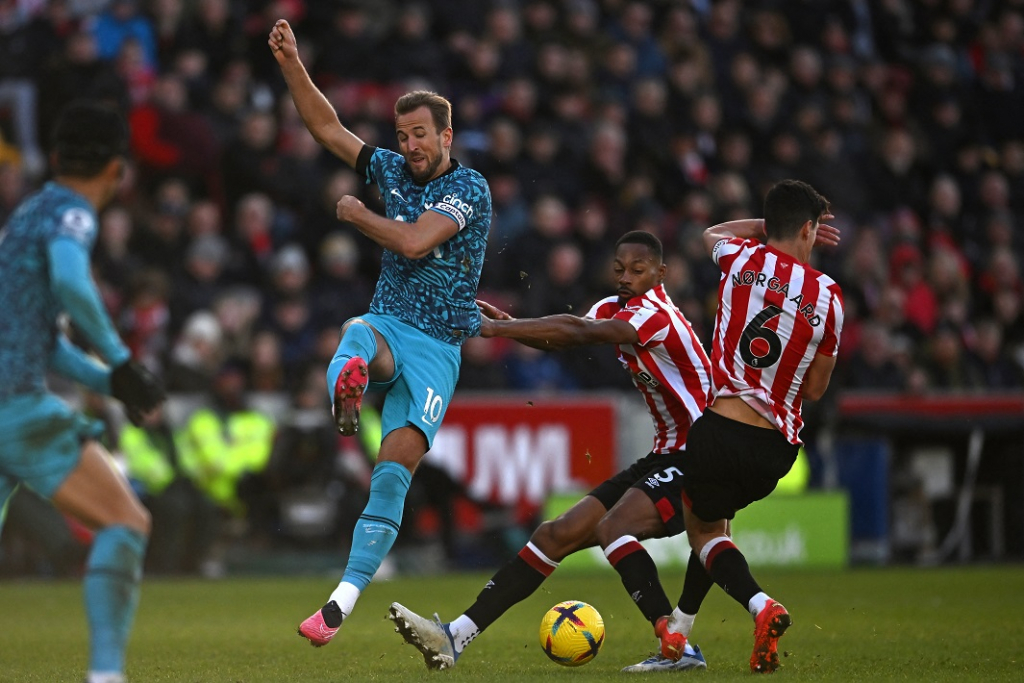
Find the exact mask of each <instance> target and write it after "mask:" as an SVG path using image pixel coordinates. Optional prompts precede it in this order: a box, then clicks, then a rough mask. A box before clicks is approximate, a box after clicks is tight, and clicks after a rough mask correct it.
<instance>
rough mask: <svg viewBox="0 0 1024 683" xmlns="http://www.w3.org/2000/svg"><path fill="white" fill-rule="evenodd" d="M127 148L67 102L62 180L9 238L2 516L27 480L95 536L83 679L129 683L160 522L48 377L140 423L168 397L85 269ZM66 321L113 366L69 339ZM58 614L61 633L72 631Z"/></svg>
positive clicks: (96, 110) (108, 122)
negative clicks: (78, 387)
mask: <svg viewBox="0 0 1024 683" xmlns="http://www.w3.org/2000/svg"><path fill="white" fill-rule="evenodd" d="M127 143H128V131H127V127H126V126H125V123H124V121H123V120H122V118H121V116H120V115H119V114H117V113H116V112H115V111H113V110H109V109H106V108H104V107H102V106H99V105H95V104H87V103H75V104H72V105H70V106H69V107H68V108H67V109H66V110H65V111H64V112H63V114H62V116H61V117H60V119H59V121H58V122H57V125H56V131H55V134H54V150H55V152H54V162H55V167H54V171H55V179H54V180H53V181H52V182H48V183H46V185H44V186H43V188H42V189H41V190H39V191H38V192H36V193H34V194H32V195H30V196H29V197H28V198H27V199H25V201H23V202H22V203H21V205H20V206H19V207H18V208H17V209H16V210H15V212H14V213H13V214H12V215H11V218H10V219H9V220H8V222H7V224H6V225H5V226H4V227H3V229H2V230H0V310H3V311H4V322H3V325H0V431H2V433H3V435H4V438H3V440H2V441H0V507H2V506H3V505H4V503H5V502H6V500H7V499H8V497H9V496H10V495H11V492H12V491H13V490H14V488H15V487H16V486H18V485H19V484H24V485H25V486H28V487H29V488H31V489H33V490H34V491H36V492H37V493H39V494H41V495H43V496H45V497H47V498H49V499H50V500H52V501H53V503H54V505H56V506H57V508H59V509H60V510H61V511H62V512H64V513H66V514H69V515H71V516H73V517H75V518H77V519H79V520H80V521H81V522H82V523H84V524H85V525H87V526H88V527H90V528H92V529H94V530H95V532H96V533H95V536H94V538H93V543H92V549H91V551H90V553H89V559H88V561H87V562H86V567H85V579H84V581H83V584H84V590H85V610H86V616H87V617H88V622H89V670H88V673H87V676H86V681H87V683H121V682H122V681H123V680H124V674H123V671H124V654H125V645H126V644H127V640H128V633H129V631H130V630H131V624H132V619H133V618H134V616H135V608H136V605H137V603H138V596H139V582H140V580H141V578H142V560H143V556H144V554H145V550H146V540H147V538H148V535H149V527H150V520H149V513H148V512H147V511H146V509H145V508H144V507H143V506H142V504H141V503H140V502H139V501H138V499H137V498H136V497H135V495H134V494H133V493H132V492H131V489H130V488H129V486H128V483H127V481H125V479H124V478H123V477H122V476H121V475H120V474H119V473H118V472H117V471H116V470H115V469H114V468H113V466H112V465H111V461H110V455H109V453H107V451H106V449H105V448H104V447H103V446H101V445H100V443H99V442H98V441H97V440H96V437H97V436H98V435H99V433H100V432H101V431H102V425H99V424H98V423H95V422H94V421H92V420H89V419H88V418H86V417H85V416H83V415H81V414H80V413H77V412H75V411H74V410H72V409H71V408H70V407H69V406H68V405H67V404H66V403H65V402H64V401H62V400H61V399H59V398H58V397H57V396H55V395H54V394H51V393H49V392H48V391H47V389H46V384H45V376H46V373H47V371H48V370H52V371H54V372H57V373H59V374H61V375H64V376H66V377H69V378H71V379H73V380H75V381H77V382H79V383H81V384H83V385H84V386H86V387H88V388H89V389H91V390H93V391H96V392H100V393H104V394H109V395H113V396H114V397H115V398H117V399H118V400H120V401H121V402H122V403H124V406H125V409H126V412H127V414H128V416H129V418H130V419H131V420H132V421H133V422H136V423H139V422H141V420H142V418H143V416H144V415H145V414H146V413H147V412H148V411H150V410H152V409H154V408H155V407H156V406H157V405H159V403H160V402H161V401H162V400H163V398H164V392H163V386H162V385H161V383H160V381H159V380H158V379H157V378H155V377H154V376H153V375H151V374H150V373H149V372H148V371H147V370H146V369H145V368H143V367H142V366H141V365H139V364H137V363H135V362H134V361H132V360H131V359H130V355H129V351H128V349H127V347H125V345H124V344H123V343H122V342H121V340H120V338H119V337H118V335H117V333H116V332H115V330H114V327H113V325H112V324H111V322H110V319H109V318H108V316H107V313H106V311H105V309H104V308H103V304H102V302H101V301H100V297H99V293H98V292H97V291H96V285H95V284H94V283H93V280H92V276H91V274H90V271H89V252H90V250H91V249H92V245H93V242H94V241H95V240H96V226H97V219H96V212H97V211H98V210H99V209H101V208H102V207H103V206H105V205H106V204H107V203H108V202H109V201H110V200H111V199H112V198H113V197H114V194H115V192H116V191H117V188H118V186H119V184H120V180H121V176H122V174H123V172H124V166H125V154H126V149H127ZM64 314H66V315H67V316H68V318H70V320H71V322H72V323H73V324H74V326H75V329H76V330H78V332H80V333H81V335H82V336H83V337H84V338H85V340H86V341H87V342H88V343H89V344H90V345H91V346H92V347H93V349H95V350H96V352H97V353H99V355H100V356H101V357H102V358H103V360H104V361H106V363H107V364H106V365H101V364H100V363H97V362H95V361H93V360H92V359H91V358H89V357H88V356H87V355H86V354H85V353H84V352H83V351H82V350H80V349H79V348H78V347H76V346H75V345H73V344H72V343H71V342H70V341H69V340H68V338H67V337H66V336H65V335H64V334H63V332H62V331H61V329H60V322H59V319H60V317H61V316H62V315H64ZM111 368H113V369H112V370H111ZM54 618H55V621H54V623H55V627H56V629H57V631H56V633H59V630H60V629H61V628H63V627H64V626H66V624H63V623H61V619H60V615H55V617H54Z"/></svg>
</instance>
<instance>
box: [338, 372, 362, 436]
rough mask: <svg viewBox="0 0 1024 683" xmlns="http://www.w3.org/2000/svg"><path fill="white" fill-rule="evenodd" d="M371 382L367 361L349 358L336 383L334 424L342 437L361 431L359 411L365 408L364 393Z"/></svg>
mask: <svg viewBox="0 0 1024 683" xmlns="http://www.w3.org/2000/svg"><path fill="white" fill-rule="evenodd" d="M369 381H370V372H369V370H368V369H367V366H366V361H365V360H363V359H362V358H360V357H359V356H356V357H355V358H349V359H348V361H347V362H346V363H345V365H344V367H343V368H342V369H341V373H339V374H338V381H337V382H335V383H334V402H333V411H334V423H335V424H336V425H337V426H338V432H339V433H340V434H341V435H342V436H352V435H353V434H355V433H356V432H358V431H359V410H360V408H362V407H363V392H365V391H366V385H367V384H368V383H369Z"/></svg>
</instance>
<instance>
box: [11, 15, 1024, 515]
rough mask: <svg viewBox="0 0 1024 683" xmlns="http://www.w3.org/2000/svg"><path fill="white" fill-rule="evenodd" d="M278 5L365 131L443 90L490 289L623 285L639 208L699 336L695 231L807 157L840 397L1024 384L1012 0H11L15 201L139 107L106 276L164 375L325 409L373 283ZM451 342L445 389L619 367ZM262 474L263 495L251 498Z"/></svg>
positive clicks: (1020, 101) (566, 307) (510, 300)
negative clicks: (289, 54) (275, 31)
mask: <svg viewBox="0 0 1024 683" xmlns="http://www.w3.org/2000/svg"><path fill="white" fill-rule="evenodd" d="M278 18H285V19H288V20H289V21H290V22H291V23H292V25H293V27H294V28H295V31H296V34H297V36H298V41H299V48H300V54H301V56H302V58H303V60H304V62H305V64H306V65H307V66H308V68H309V70H310V73H311V74H312V77H313V79H314V81H315V82H316V83H317V84H318V85H319V86H320V87H321V88H322V89H323V90H324V92H325V93H326V94H327V96H328V98H329V100H330V101H331V103H332V104H333V105H334V107H335V108H336V110H337V112H338V114H339V117H340V118H341V120H342V122H343V123H345V124H346V125H347V126H348V127H350V128H351V129H352V130H353V131H354V132H355V133H356V134H357V135H358V136H359V137H361V138H362V139H363V140H365V141H366V142H367V143H368V144H371V145H379V146H389V147H392V148H393V147H394V146H395V139H394V131H393V113H392V105H393V103H394V100H395V99H396V97H397V96H398V95H400V94H401V93H403V92H406V91H408V90H410V89H414V88H428V89H433V90H436V91H438V92H440V93H442V94H444V95H445V96H447V97H448V98H449V99H451V101H452V102H453V105H454V121H453V127H454V131H455V136H454V146H453V156H455V157H456V158H458V159H459V161H460V162H461V163H463V164H465V165H468V166H471V167H473V168H476V169H477V170H479V171H480V172H481V173H483V174H484V176H485V177H486V178H487V180H488V181H489V183H490V187H491V192H492V194H493V200H494V220H493V224H492V231H491V236H490V241H489V248H488V254H487V262H486V264H485V267H484V273H483V279H482V282H481V298H484V299H488V300H490V301H492V302H494V303H496V304H498V305H500V306H501V307H503V308H506V309H507V310H510V311H511V312H512V313H513V314H514V315H521V316H539V315H545V314H551V313H562V312H573V313H578V314H583V313H585V312H586V311H587V310H588V308H589V306H590V305H591V304H592V303H593V302H594V301H596V300H597V299H599V298H602V297H605V296H608V295H609V294H613V293H614V291H615V287H614V283H613V282H612V280H611V275H610V265H609V263H610V262H609V259H610V255H611V253H612V249H613V245H614V242H615V240H616V239H617V237H618V236H620V235H621V234H623V233H625V232H626V231H629V230H633V229H643V230H648V231H650V232H652V233H654V234H656V235H658V236H659V237H660V238H661V239H662V241H663V242H664V244H665V246H666V260H667V263H668V266H669V271H668V272H669V274H668V279H667V283H666V285H667V289H668V291H669V293H670V295H671V296H672V298H673V299H674V301H675V302H676V304H677V305H678V306H679V307H680V308H681V309H682V310H683V311H684V313H685V314H686V315H687V317H688V318H689V320H690V321H691V323H692V324H693V325H694V327H695V329H696V330H697V332H698V334H699V336H700V337H701V339H702V340H703V341H705V342H708V341H709V340H710V330H711V326H712V324H713V315H714V310H715V304H716V294H717V282H718V271H717V269H716V268H715V266H714V265H713V264H712V263H710V262H709V261H708V260H707V258H706V256H704V253H703V249H702V247H701V240H700V237H701V233H702V231H703V230H704V229H705V228H706V227H708V226H710V225H712V224H714V223H716V222H720V221H723V220H729V219H733V218H742V217H753V216H758V215H760V206H761V198H762V196H763V193H764V191H765V190H766V189H767V187H768V186H770V185H771V184H772V183H774V182H775V181H777V180H780V179H782V178H787V177H791V178H799V179H802V180H805V181H808V182H810V183H811V184H812V185H814V186H815V187H816V188H817V189H818V190H819V191H820V192H822V193H823V194H824V195H825V196H826V197H828V199H830V200H831V202H832V207H833V213H834V214H835V220H834V221H832V222H833V224H834V225H836V226H837V227H840V228H841V229H842V231H843V243H842V245H841V246H840V247H839V248H838V249H834V250H826V249H821V250H818V253H816V254H815V263H816V265H817V266H818V267H819V268H820V269H822V270H824V271H825V272H828V273H829V274H831V275H832V276H833V277H835V279H836V280H837V281H839V283H840V284H841V286H842V288H843V292H844V295H845V305H846V325H845V329H844V333H843V340H842V345H841V349H840V365H839V370H838V373H837V377H836V379H835V380H834V381H833V385H834V387H833V389H832V391H842V390H845V389H873V390H887V391H896V392H915V393H922V392H929V391H982V390H984V391H991V390H1003V389H1020V388H1022V387H1024V280H1022V273H1021V264H1022V262H1024V2H1022V1H1021V0H918V1H913V2H912V1H911V0H785V1H783V0H747V1H742V2H741V0H649V1H639V0H422V1H420V2H400V1H398V0H322V1H321V0H317V2H311V1H303V0H254V1H251V2H242V1H240V0H148V1H139V0H51V1H49V2H44V1H43V0H11V1H10V2H3V3H0V36H2V40H0V131H2V134H3V140H2V141H0V219H5V218H6V216H7V215H8V214H9V212H10V211H11V210H12V209H13V207H14V206H15V205H16V204H17V203H18V201H20V200H21V199H22V198H23V197H24V196H25V195H26V194H27V193H28V192H30V191H32V190H33V189H34V188H36V187H38V185H39V184H40V183H41V182H43V181H44V180H45V178H46V164H45V158H46V153H47V148H48V144H47V143H48V141H47V138H46V131H48V130H49V128H50V126H51V124H52V122H53V121H54V118H55V116H56V114H57V112H59V111H60V109H61V107H63V106H64V105H65V104H67V103H68V102H70V101H72V100H74V99H78V98H94V99H101V100H105V101H110V102H113V103H116V104H117V105H118V106H119V107H120V108H121V109H122V110H123V111H124V113H125V116H126V118H127V120H128V121H129V123H130V126H131V152H132V156H133V164H132V168H131V172H130V173H129V175H128V177H127V178H126V182H125V183H124V187H123V189H122V191H121V193H120V195H119V197H118V199H117V200H116V201H115V202H114V204H113V205H112V206H111V207H110V208H108V209H107V210H106V211H104V213H103V214H102V216H101V231H100V236H99V240H98V243H97V245H96V249H95V253H94V266H95V268H94V273H95V278H96V280H97V283H98V284H99V285H100V287H101V291H102V292H103V295H104V297H105V301H106V304H107V306H108V308H109V309H110V311H111V312H112V314H113V316H114V318H115V319H116V320H117V321H118V323H119V325H120V330H121V332H122V334H123V335H124V337H125V339H126V340H127V341H128V343H129V345H130V347H131V349H132V351H133V353H134V354H135V356H136V357H137V358H139V359H141V360H143V361H144V362H145V363H146V364H147V365H149V366H150V367H151V368H153V369H154V370H155V371H157V372H159V373H160V374H161V375H162V376H163V378H164V379H165V381H166V383H167V385H168V388H169V389H170V391H172V392H177V393H186V394H192V393H199V394H207V395H210V396H216V395H217V392H218V391H222V390H223V389H224V384H225V382H226V381H227V379H229V377H228V376H229V375H230V379H234V380H236V385H234V386H235V388H237V390H238V391H239V392H240V393H242V394H244V393H246V392H270V393H274V392H277V393H282V392H283V393H286V394H287V395H290V396H294V397H295V399H294V400H295V401H296V402H301V401H310V400H313V403H316V401H315V400H314V399H309V398H308V394H309V391H310V389H309V387H310V385H311V384H315V383H316V382H317V381H319V382H321V383H322V382H323V380H322V378H320V379H319V380H317V379H316V377H319V376H322V375H323V371H324V369H325V368H326V366H327V361H328V360H329V358H330V357H331V355H332V352H333V351H334V349H335V346H336V343H337V338H338V330H339V327H340V325H341V323H343V322H344V321H345V320H346V319H347V318H348V317H350V316H352V315H355V314H358V313H362V312H365V311H366V310H367V308H368V304H369V301H370V298H371V296H372V292H373V287H374V283H375V282H376V277H377V273H378V269H379V261H380V252H379V249H378V248H377V247H376V246H375V245H374V244H373V243H372V242H371V241H370V240H368V239H366V238H364V237H362V236H361V235H359V233H358V232H357V231H356V230H355V229H354V228H353V227H352V226H350V225H346V224H342V223H339V222H338V221H337V219H336V218H335V203H336V202H337V200H338V199H339V198H340V197H341V196H343V195H346V194H352V195H356V196H358V197H359V198H360V199H362V200H363V201H365V202H366V203H367V205H369V206H376V207H378V208H379V207H380V202H379V198H378V197H376V196H374V193H375V192H376V190H375V188H373V187H372V186H369V185H366V184H365V183H364V179H363V178H360V177H358V176H357V175H356V174H355V173H354V172H353V171H352V170H350V169H349V168H348V167H346V166H344V165H343V164H342V163H341V162H340V161H339V160H337V159H335V158H333V157H331V156H330V155H329V154H327V153H326V152H324V151H323V150H322V149H321V148H320V147H319V146H318V145H317V144H316V142H315V141H314V140H313V138H312V137H311V136H310V135H309V133H308V132H307V131H306V129H305V127H304V126H303V124H302V122H301V120H300V119H299V118H298V115H297V113H296V111H295V108H294V106H293V105H292V102H291V100H290V97H289V95H288V92H287V89H286V87H285V85H284V82H283V80H282V78H281V76H280V74H279V72H278V69H277V67H276V64H275V62H274V59H273V57H272V55H271V53H270V50H269V48H268V46H267V34H268V32H269V30H270V27H271V26H272V25H273V23H274V21H275V20H277V19H278ZM464 348H465V352H464V358H465V362H464V365H463V369H462V376H461V379H460V384H459V389H460V390H508V389H530V390H553V391H574V390H588V389H598V388H621V387H625V386H627V382H628V378H627V377H626V376H625V373H622V372H621V371H619V370H618V368H617V361H615V359H614V354H612V353H611V352H610V351H608V350H602V351H599V352H595V353H592V354H572V355H559V354H543V353H540V352H536V351H534V350H532V349H528V348H525V347H520V346H516V345H510V344H503V343H500V342H499V341H498V340H485V339H471V340H469V341H468V342H467V343H466V345H465V347H464ZM311 378H312V379H311ZM316 386H317V388H316V390H315V391H321V392H322V393H321V396H322V397H326V388H325V387H322V386H320V385H316ZM304 397H305V398H304ZM309 407H310V408H311V409H312V408H317V409H318V410H321V411H323V410H324V409H325V401H321V402H320V405H319V406H313V405H311V406H309ZM273 417H274V416H270V418H271V419H272V418H273ZM192 426H193V427H194V426H195V425H192ZM167 438H171V437H167ZM172 440H173V439H172ZM129 441H130V439H129ZM272 441H273V439H272V438H268V444H267V446H266V448H265V449H264V450H265V452H262V451H261V453H260V454H258V456H255V457H257V460H258V461H259V463H260V465H259V467H254V468H253V469H262V468H263V467H265V466H266V464H267V463H273V462H274V456H273V454H272V452H273V446H272ZM196 454H197V453H196V452H195V451H192V456H196ZM190 457H191V456H190ZM311 467H312V466H311ZM272 469H273V468H271V470H272ZM311 471H312V472H315V467H312V469H311ZM161 476H164V477H165V476H166V475H161ZM275 476H276V475H274V476H270V475H268V476H267V477H264V478H263V480H262V481H260V482H258V483H256V484H253V485H252V486H248V487H246V490H247V491H248V492H249V493H250V494H251V495H252V500H253V501H258V500H261V499H262V498H261V496H264V497H265V496H266V495H267V494H266V491H267V490H268V489H267V488H266V487H268V486H270V487H272V486H274V485H277V484H279V483H280V482H279V481H277V480H276V479H275ZM311 476H317V475H316V474H315V473H314V474H312V475H311ZM159 478H160V477H158V479H159ZM171 481H172V480H167V481H165V482H162V483H161V484H158V486H164V487H167V486H171V485H172V484H171ZM275 482H276V483H275ZM207 485H212V484H211V483H210V482H209V481H207V482H205V483H204V484H203V485H202V486H200V488H202V487H203V486H207ZM162 490H163V489H161V491H162ZM204 490H206V493H207V499H208V500H213V501H215V502H217V503H219V504H220V505H222V506H223V507H226V508H228V509H231V508H232V506H234V505H238V504H239V503H237V501H236V500H235V498H234V497H235V496H237V491H230V492H229V493H227V494H224V495H227V496H228V497H227V498H224V499H219V498H218V497H217V496H218V495H221V494H218V493H216V492H213V491H212V490H209V489H204ZM157 493H159V491H158V492H157ZM254 505H257V506H258V503H256V504H254Z"/></svg>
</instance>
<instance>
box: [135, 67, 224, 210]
mask: <svg viewBox="0 0 1024 683" xmlns="http://www.w3.org/2000/svg"><path fill="white" fill-rule="evenodd" d="M129 123H130V125H131V130H132V151H133V152H134V153H135V156H136V158H137V159H138V160H139V164H140V171H141V173H142V175H143V177H144V178H145V179H146V181H147V182H155V181H159V180H160V179H161V178H164V177H167V176H168V175H176V176H179V177H182V178H184V179H186V180H187V182H188V183H189V184H190V185H192V186H194V187H195V188H197V189H202V190H205V191H206V192H210V191H212V190H213V189H214V188H216V187H218V185H219V181H218V180H216V178H215V177H214V173H215V171H216V169H217V160H218V158H219V157H220V144H219V143H218V141H217V138H216V137H215V135H214V131H213V128H212V127H211V126H210V123H209V122H208V121H207V119H206V118H205V117H204V116H203V115H202V114H199V113H197V112H196V111H194V110H193V109H191V108H190V106H189V102H188V91H187V89H186V88H185V83H184V81H183V80H182V79H181V78H180V77H179V76H177V75H175V74H163V75H161V76H160V78H159V79H158V80H157V81H156V83H154V85H153V89H152V91H151V92H150V96H149V98H148V101H146V102H142V103H140V104H139V105H138V106H136V107H135V108H134V109H132V112H131V115H130V116H129Z"/></svg>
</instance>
